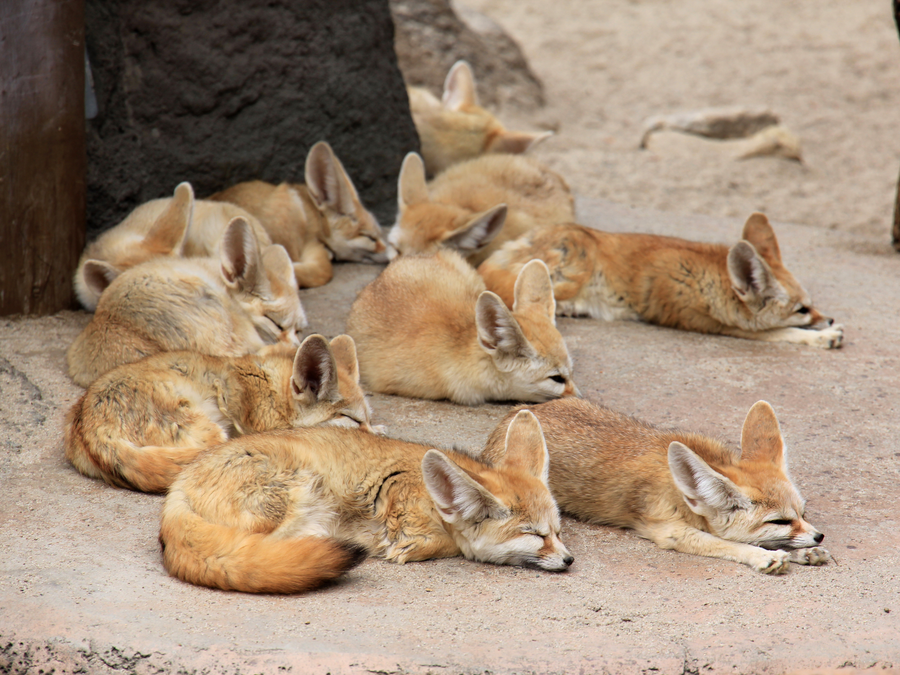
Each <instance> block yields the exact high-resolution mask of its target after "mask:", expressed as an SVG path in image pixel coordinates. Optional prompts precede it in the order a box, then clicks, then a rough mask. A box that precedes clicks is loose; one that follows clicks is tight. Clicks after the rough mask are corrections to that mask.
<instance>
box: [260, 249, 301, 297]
mask: <svg viewBox="0 0 900 675" xmlns="http://www.w3.org/2000/svg"><path fill="white" fill-rule="evenodd" d="M262 264H263V268H264V269H265V270H266V277H267V279H268V281H269V283H270V284H271V285H272V286H273V289H272V290H273V292H274V294H275V295H281V294H282V293H287V292H288V289H292V290H294V289H296V288H297V277H296V275H295V274H294V263H293V262H291V256H290V255H288V252H287V249H285V248H284V246H281V245H280V244H272V245H271V246H266V247H265V248H264V249H263V252H262ZM276 285H277V286H278V287H279V288H278V289H277V290H276V288H274V287H275V286H276Z"/></svg>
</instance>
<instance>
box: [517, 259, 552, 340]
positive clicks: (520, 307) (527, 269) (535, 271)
mask: <svg viewBox="0 0 900 675" xmlns="http://www.w3.org/2000/svg"><path fill="white" fill-rule="evenodd" d="M513 297H514V298H515V301H514V303H513V312H523V311H527V310H528V309H530V308H536V309H539V310H540V311H542V312H543V313H544V314H546V315H547V316H548V317H550V320H551V321H553V322H554V324H555V323H556V299H555V298H554V297H553V283H552V282H551V281H550V269H549V268H548V267H547V263H545V262H544V261H543V260H539V259H538V258H535V259H534V260H529V261H528V263H527V264H526V265H525V266H524V267H523V268H522V269H521V271H520V272H519V276H518V277H516V287H515V290H514V291H513Z"/></svg>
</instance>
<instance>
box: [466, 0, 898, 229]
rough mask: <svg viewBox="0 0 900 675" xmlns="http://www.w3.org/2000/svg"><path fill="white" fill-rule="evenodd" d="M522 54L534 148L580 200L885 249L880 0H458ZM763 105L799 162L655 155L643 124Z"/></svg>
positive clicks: (889, 174)
mask: <svg viewBox="0 0 900 675" xmlns="http://www.w3.org/2000/svg"><path fill="white" fill-rule="evenodd" d="M464 2H465V4H466V5H468V6H470V7H472V8H473V9H476V10H478V11H481V12H483V13H485V14H487V15H488V16H489V17H491V18H492V19H494V20H495V21H496V22H497V23H499V24H500V25H502V26H503V27H504V28H505V29H506V30H507V31H508V32H509V33H510V34H511V35H512V37H513V38H515V39H516V40H517V41H518V42H519V44H520V45H521V46H522V48H523V50H524V52H525V55H526V57H527V58H528V60H529V63H530V65H531V67H532V69H533V70H534V71H535V73H536V74H537V75H538V76H539V77H540V78H541V80H542V81H543V83H544V86H545V93H546V96H547V100H548V105H547V107H546V108H545V109H544V110H542V111H540V112H538V113H536V114H533V115H521V114H520V113H519V111H515V110H508V111H503V115H504V118H505V119H509V120H515V121H516V122H517V123H520V124H521V125H522V126H525V127H528V128H540V127H546V128H551V129H555V130H557V135H556V137H554V138H551V139H550V140H548V141H546V142H545V143H544V144H543V145H542V146H541V147H539V148H536V149H535V154H536V155H537V156H538V157H540V158H541V159H542V160H544V161H546V162H547V163H548V164H550V165H551V166H553V167H554V168H556V169H557V170H559V171H560V172H561V173H562V174H563V175H565V176H566V178H567V179H568V180H569V181H570V183H571V185H572V187H573V188H574V189H575V190H576V191H577V192H578V193H579V194H580V195H583V196H591V197H602V198H605V199H610V200H612V201H616V202H620V203H623V204H629V205H633V206H646V207H653V208H657V209H661V210H665V211H674V212H680V213H706V214H711V215H718V216H726V217H745V216H746V215H747V214H749V213H750V212H752V211H754V210H759V211H763V212H766V213H768V214H769V216H770V217H771V218H773V219H775V220H781V221H789V222H795V223H802V224H806V225H815V226H818V227H827V228H837V229H840V230H844V231H848V232H857V233H865V234H869V235H873V236H876V237H880V238H882V239H883V240H884V241H885V242H888V241H889V233H890V222H891V213H892V208H893V200H894V191H895V189H896V184H897V174H898V168H900V133H898V131H900V40H898V37H897V30H896V28H895V27H894V22H893V17H892V14H891V3H890V2H889V1H888V0H797V1H796V2H784V1H783V0H745V1H743V2H734V1H733V0H689V1H679V2H667V1H666V0H554V2H552V3H548V2H546V1H545V0H464ZM718 106H746V107H758V106H765V107H769V108H770V109H771V110H772V111H773V112H775V113H776V114H777V115H779V117H780V118H781V121H782V123H783V124H784V125H786V126H787V127H788V128H789V129H790V130H791V131H793V132H794V133H795V134H796V135H797V136H799V138H800V141H801V145H802V152H803V162H802V163H797V162H792V161H788V160H784V159H776V158H762V159H751V160H744V161H735V160H730V159H720V158H716V157H711V156H708V155H707V154H705V153H698V154H695V153H674V154H667V155H664V156H660V155H657V154H654V153H652V152H649V151H642V150H640V149H639V148H638V145H639V142H640V139H641V133H642V128H643V123H644V121H645V120H646V119H647V118H648V117H650V116H653V115H659V114H669V113H674V112H679V111H685V110H696V109H700V108H706V107H718Z"/></svg>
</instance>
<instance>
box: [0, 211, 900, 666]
mask: <svg viewBox="0 0 900 675" xmlns="http://www.w3.org/2000/svg"><path fill="white" fill-rule="evenodd" d="M579 209H580V219H581V220H582V222H584V223H586V224H590V225H594V226H597V227H601V228H606V229H610V230H627V231H638V230H640V231H651V232H657V233H662V234H670V235H678V236H683V237H687V238H693V239H699V240H707V241H718V242H726V243H731V242H734V241H735V240H736V238H737V236H738V235H739V232H740V229H741V225H742V221H740V220H723V219H715V218H711V217H706V216H688V215H673V214H669V213H665V214H664V213H658V212H651V211H642V210H636V209H630V208H628V207H624V206H620V205H616V204H612V203H607V202H600V201H582V202H581V203H579ZM776 227H777V232H778V234H779V238H780V242H781V248H782V251H783V254H784V257H785V261H786V263H787V265H788V267H789V268H790V269H791V270H792V271H793V272H794V273H795V274H796V275H797V276H798V278H800V279H801V280H802V281H803V282H804V284H805V285H806V287H807V289H808V290H809V291H810V293H811V294H812V296H813V299H814V301H815V302H816V304H817V305H818V306H819V307H820V309H822V310H823V311H824V312H825V313H827V314H830V315H831V316H834V317H836V318H837V319H838V321H840V322H841V323H843V325H844V326H845V330H846V332H845V338H846V342H845V344H844V347H843V348H842V349H840V350H836V351H823V350H818V349H814V348H810V347H800V346H794V345H787V344H765V343H760V342H753V341H749V340H740V339H734V338H726V337H710V336H702V335H696V334H691V333H686V332H678V331H674V330H667V329H662V328H658V327H654V326H650V325H644V324H639V323H630V322H618V323H603V322H599V321H592V320H585V319H563V320H560V327H561V331H562V332H563V334H564V335H565V336H566V338H567V340H568V344H569V349H570V351H571V352H572V355H573V358H574V360H575V367H576V378H577V382H578V384H579V386H580V387H581V390H582V392H583V393H584V395H585V396H586V397H587V398H589V399H592V400H595V401H599V402H602V403H605V404H607V405H609V406H611V407H613V408H616V409H618V410H621V411H624V412H627V413H631V414H634V415H637V416H639V417H642V418H644V419H646V420H648V421H651V422H654V423H657V424H661V425H679V426H684V427H690V428H692V429H695V430H698V431H703V432H706V433H709V434H713V435H716V436H720V437H722V438H724V439H726V440H727V441H729V442H731V443H737V442H738V440H739V436H740V425H741V422H742V421H743V418H744V415H745V414H746V412H747V410H748V409H749V408H750V406H751V405H752V404H753V403H754V402H755V401H757V400H759V399H766V400H768V401H769V402H770V403H772V405H773V406H774V408H775V410H776V412H777V413H778V415H779V418H780V421H781V424H782V429H783V431H784V433H785V436H786V438H787V442H788V445H789V451H790V454H789V459H790V465H791V469H792V475H793V478H794V480H795V482H796V483H797V484H798V485H799V487H800V489H801V491H802V492H803V493H804V496H806V497H807V498H808V500H809V505H808V511H807V515H808V519H809V520H810V521H811V522H812V523H813V524H814V525H815V526H816V527H817V528H819V529H820V530H822V531H823V532H825V534H826V538H825V541H824V545H825V546H827V547H828V548H829V549H830V551H831V552H832V553H833V554H834V557H835V558H836V560H837V564H829V565H827V566H825V567H821V568H805V567H799V566H792V569H791V571H790V573H789V574H787V575H785V576H781V577H768V576H764V575H761V574H758V573H756V572H753V571H752V570H750V569H749V568H747V567H744V566H741V565H738V564H735V563H730V562H725V561H720V560H712V559H706V558H700V557H693V556H688V555H682V554H678V553H674V552H671V551H663V550H660V549H658V548H657V547H656V546H654V545H653V544H651V543H650V542H647V541H645V540H642V539H639V538H638V537H637V536H635V535H634V534H633V533H631V532H626V531H620V530H616V529H611V528H606V527H596V526H589V525H584V524H581V523H577V522H575V521H573V520H570V519H566V520H564V526H563V540H564V541H565V543H566V544H567V546H568V547H569V549H570V550H571V551H572V553H573V554H574V556H575V558H576V561H575V564H574V565H573V567H572V569H571V570H570V571H569V572H567V573H564V574H550V573H542V572H538V571H533V570H527V569H518V568H512V567H496V566H492V565H486V564H479V563H473V562H469V561H467V560H464V559H462V558H455V559H449V560H436V561H430V562H424V563H415V564H410V565H406V566H399V565H394V564H389V563H386V562H384V561H381V560H376V559H371V560H368V561H367V562H365V563H364V564H363V565H361V566H360V567H359V568H357V569H355V570H353V571H352V572H351V573H350V574H348V575H347V577H346V578H345V579H344V580H343V581H342V582H340V583H338V584H335V585H334V586H331V587H329V588H327V589H325V590H322V591H319V592H315V593H311V594H308V595H305V596H289V597H277V596H251V595H242V594H239V593H225V592H220V591H213V590H209V589H205V588H198V587H194V586H191V585H188V584H185V583H182V582H180V581H177V580H175V579H172V578H170V577H168V576H167V575H166V573H165V571H164V570H163V567H162V565H161V562H160V553H159V546H158V544H157V532H158V515H159V509H160V505H161V502H162V498H161V497H159V496H151V495H144V494H137V493H133V492H128V491H124V490H116V489H113V488H110V487H108V486H107V485H105V484H103V483H100V482H98V481H94V480H90V479H87V478H85V477H83V476H81V475H80V474H78V473H77V472H76V471H75V470H74V469H72V467H71V466H69V465H68V464H67V462H66V461H65V459H64V458H63V452H62V447H61V441H62V427H63V423H64V417H65V414H66V411H67V410H68V408H69V407H70V406H71V405H72V403H74V402H75V400H76V399H77V398H78V396H79V395H80V394H81V390H80V389H79V388H78V387H76V386H75V385H73V384H72V383H71V381H70V380H69V379H68V376H67V374H66V369H65V350H66V348H67V347H68V346H69V344H70V343H71V341H72V340H73V339H74V338H75V336H76V335H77V334H78V332H79V331H80V330H81V328H82V327H83V326H84V325H85V324H86V323H87V321H88V318H89V316H88V314H86V313H83V312H64V313H61V314H58V315H55V316H50V317H45V318H36V319H11V320H0V391H2V394H0V427H2V432H0V673H49V672H56V673H68V672H87V673H113V672H116V673H162V672H166V673H169V672H172V673H176V672H177V673H223V674H225V673H228V674H231V673H257V672H272V673H275V672H282V673H288V672H293V673H322V674H323V675H324V674H325V673H331V675H339V674H344V673H347V674H349V673H353V674H357V673H417V674H418V673H435V674H446V675H456V674H463V673H465V674H468V673H488V672H489V673H495V674H501V673H502V674H507V673H651V674H655V675H663V674H668V673H694V674H697V675H699V674H701V673H702V674H708V673H723V674H724V673H728V674H731V673H784V672H793V673H812V672H816V673H822V672H829V673H850V672H857V671H864V672H877V673H885V672H900V549H898V545H900V531H898V512H900V506H898V504H900V470H898V469H900V422H898V413H900V402H898V393H897V392H898V381H900V341H898V326H900V321H898V309H900V256H898V255H897V254H896V253H894V252H893V251H892V250H891V249H890V247H889V245H888V242H887V237H886V236H885V237H883V238H879V239H877V240H875V239H872V238H863V237H861V236H855V235H850V234H842V233H838V232H834V231H828V230H822V229H814V228H810V227H804V226H797V225H790V224H786V223H778V224H776ZM377 272H378V268H376V267H366V266H361V265H343V266H340V267H339V268H338V270H337V274H336V277H335V280H334V281H333V282H332V283H331V284H329V285H327V286H325V287H324V288H320V289H315V290H310V291H304V292H303V299H304V303H305V306H306V309H307V313H308V315H309V317H310V321H311V327H310V328H311V330H315V331H317V332H321V333H324V334H326V335H328V336H332V335H335V334H337V333H339V332H341V331H342V330H343V327H344V318H345V315H346V311H347V309H348V307H349V305H350V302H351V301H352V299H353V297H354V296H355V294H356V292H357V291H358V290H359V289H360V288H361V287H362V286H363V285H364V284H365V283H366V282H368V281H369V280H370V279H372V278H373V277H374V276H375V274H376V273H377ZM372 405H373V407H374V410H375V416H376V421H377V422H379V423H383V424H386V425H387V426H388V433H389V434H390V435H394V436H400V437H404V438H407V439H411V440H416V441H422V442H426V443H434V444H436V445H440V446H447V445H451V444H458V445H463V446H467V447H472V448H477V447H479V446H480V445H481V444H482V443H483V441H484V439H485V438H486V436H487V434H488V433H489V432H490V430H491V429H492V428H493V427H494V425H495V424H496V423H497V421H498V420H499V419H500V418H501V417H502V416H503V415H504V414H505V413H506V411H507V406H505V405H485V406H481V407H478V408H466V407H462V406H457V405H454V404H450V403H443V402H439V403H434V402H424V401H418V400H409V399H402V398H395V397H389V396H373V397H372Z"/></svg>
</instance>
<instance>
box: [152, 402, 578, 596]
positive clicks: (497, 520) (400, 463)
mask: <svg viewBox="0 0 900 675" xmlns="http://www.w3.org/2000/svg"><path fill="white" fill-rule="evenodd" d="M530 420H531V422H530V424H532V425H533V428H534V429H537V436H536V437H533V438H532V442H531V443H530V444H528V445H523V446H522V447H521V448H520V450H517V451H512V452H510V453H508V455H509V456H508V457H507V456H504V450H502V449H501V450H500V452H499V454H500V456H501V459H500V461H498V462H497V463H496V464H495V465H494V466H488V465H485V464H483V463H481V462H479V461H477V460H474V459H472V458H470V457H467V456H464V455H459V454H457V453H454V452H450V451H445V452H443V453H440V452H437V451H434V450H430V451H429V449H428V448H427V447H426V446H422V445H418V444H414V443H408V442H405V441H399V440H394V439H387V438H382V437H378V436H373V435H371V434H365V433H361V432H359V431H357V430H347V429H334V428H326V429H304V430H295V431H291V432H271V433H266V434H256V435H253V436H245V437H242V438H240V439H235V440H233V441H230V442H228V443H226V444H224V445H222V446H219V447H218V448H216V449H214V450H212V451H210V452H208V453H206V454H204V455H203V456H202V457H200V458H199V459H198V460H197V461H196V462H195V463H193V464H192V465H190V466H189V467H188V468H187V469H185V470H184V471H183V472H182V473H181V474H180V476H179V477H178V479H177V480H176V482H175V484H174V485H173V486H172V488H171V490H170V491H169V494H168V496H167V497H166V501H165V504H164V506H163V511H162V518H161V523H160V542H161V544H162V550H163V562H164V564H165V566H166V569H168V570H169V572H170V573H171V574H173V575H174V576H177V577H179V578H181V579H184V580H186V581H190V582H191V583H195V584H201V585H206V586H213V587H217V588H223V589H235V590H243V591H249V592H260V591H265V592H281V593H292V592H298V591H304V590H309V589H311V588H314V587H315V586H317V585H319V584H321V583H322V582H324V581H325V580H327V579H330V578H334V577H335V576H338V575H339V574H341V573H342V572H343V571H345V570H346V569H347V568H349V567H350V566H351V565H352V564H353V563H354V562H355V559H352V558H350V557H349V556H347V557H346V558H345V559H343V560H342V559H341V557H340V554H339V552H340V551H341V550H343V551H351V552H364V551H368V552H370V553H371V554H372V555H377V556H380V557H384V558H386V559H388V560H391V561H394V562H398V563H405V562H412V561H417V560H426V559H429V558H436V557H449V556H456V555H460V554H465V555H466V556H467V557H470V558H475V559H482V560H487V561H489V562H507V563H509V564H530V563H534V564H535V565H538V566H544V568H545V569H565V567H568V565H569V564H570V563H571V556H569V555H568V552H567V551H565V547H564V546H562V544H561V543H560V542H559V541H558V532H559V523H558V515H557V513H556V505H555V503H554V502H553V499H552V497H550V493H549V491H548V490H547V488H546V483H545V482H544V480H543V475H544V472H543V469H544V468H545V466H546V450H545V449H544V448H543V442H542V440H540V435H539V426H538V425H537V422H536V421H534V420H533V417H530ZM435 459H438V460H440V462H439V463H441V464H443V463H444V462H449V463H450V464H451V465H452V466H453V467H456V468H455V469H454V472H463V473H461V474H459V475H460V476H468V477H465V478H464V479H463V480H464V482H465V483H466V484H467V485H469V486H470V487H469V488H467V489H468V490H471V491H472V494H475V495H479V494H480V495H482V496H480V497H477V499H476V503H471V504H467V505H463V506H462V507H461V508H460V505H457V504H453V505H446V504H445V505H443V507H442V510H440V511H439V509H438V508H437V507H436V506H435V502H434V501H433V497H432V494H431V493H430V492H429V490H430V488H429V487H427V486H426V482H428V483H429V485H431V479H426V478H424V477H423V470H424V468H423V467H426V466H430V462H431V461H432V460H435ZM534 467H536V468H537V469H538V473H537V475H536V474H535V468H534ZM446 494H447V493H442V494H441V497H442V498H443V496H445V495H446ZM482 499H483V500H484V501H483V502H482V501H481V500H482ZM470 507H471V508H473V509H475V511H476V512H475V513H474V514H473V515H471V516H467V515H465V514H464V513H463V512H464V511H465V510H466V509H467V508H470ZM482 508H490V509H492V510H493V517H492V518H491V519H490V520H489V521H488V522H485V521H484V516H479V515H478V511H479V510H480V509H482ZM472 517H474V518H475V520H476V521H477V522H478V523H481V525H480V526H477V527H476V526H475V522H474V521H473V522H469V521H470V519H471V518H472ZM524 526H531V527H533V528H536V529H539V530H541V531H542V532H544V533H546V535H547V540H548V542H552V545H547V542H544V541H537V540H536V538H531V537H523V533H522V529H523V527H524ZM507 549H508V550H507ZM329 557H331V558H332V559H329ZM335 558H336V559H335Z"/></svg>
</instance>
